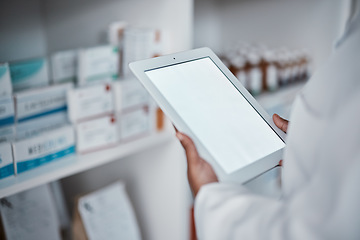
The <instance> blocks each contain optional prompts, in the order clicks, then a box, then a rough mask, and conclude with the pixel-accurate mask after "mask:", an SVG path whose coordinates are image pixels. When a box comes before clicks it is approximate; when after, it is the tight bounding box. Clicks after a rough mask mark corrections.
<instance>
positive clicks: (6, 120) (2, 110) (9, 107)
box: [0, 96, 15, 142]
mask: <svg viewBox="0 0 360 240" xmlns="http://www.w3.org/2000/svg"><path fill="white" fill-rule="evenodd" d="M14 123H15V109H14V99H13V97H12V96H6V97H0V142H4V141H12V140H14V138H15V126H14Z"/></svg>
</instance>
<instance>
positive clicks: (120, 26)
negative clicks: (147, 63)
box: [108, 21, 128, 46]
mask: <svg viewBox="0 0 360 240" xmlns="http://www.w3.org/2000/svg"><path fill="white" fill-rule="evenodd" d="M127 26H128V24H127V22H124V21H117V22H112V23H111V24H110V25H109V29H108V38H109V43H110V44H111V45H113V46H121V43H122V40H123V37H124V31H125V29H126V27H127Z"/></svg>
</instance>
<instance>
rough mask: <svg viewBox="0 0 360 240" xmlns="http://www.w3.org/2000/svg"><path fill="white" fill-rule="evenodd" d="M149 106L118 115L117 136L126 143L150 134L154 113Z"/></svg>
mask: <svg viewBox="0 0 360 240" xmlns="http://www.w3.org/2000/svg"><path fill="white" fill-rule="evenodd" d="M151 110H152V108H150V107H149V106H143V107H141V108H138V109H135V110H131V111H126V112H122V113H119V114H118V120H119V121H118V122H119V128H118V129H119V136H120V140H121V141H128V140H132V139H135V138H138V137H141V136H143V135H146V134H149V133H151V132H152V131H153V130H154V128H153V126H154V123H153V121H154V113H153V111H151Z"/></svg>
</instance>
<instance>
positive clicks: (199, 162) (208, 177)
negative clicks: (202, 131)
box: [175, 129, 218, 197]
mask: <svg viewBox="0 0 360 240" xmlns="http://www.w3.org/2000/svg"><path fill="white" fill-rule="evenodd" d="M175 130H176V129H175ZM176 137H177V138H178V139H179V140H180V143H181V145H182V146H183V147H184V149H185V152H186V158H187V164H188V179H189V184H190V187H191V190H192V192H193V194H194V197H196V195H197V193H198V192H199V190H200V188H201V187H202V186H203V185H205V184H208V183H212V182H218V178H217V176H216V174H215V172H214V170H213V168H212V167H211V165H210V164H209V163H208V162H206V161H205V160H204V159H202V158H201V157H200V156H199V154H198V152H197V150H196V147H195V144H194V142H193V141H192V140H191V138H190V137H188V136H187V135H185V134H183V133H180V132H179V131H177V130H176Z"/></svg>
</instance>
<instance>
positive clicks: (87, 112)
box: [67, 83, 114, 123]
mask: <svg viewBox="0 0 360 240" xmlns="http://www.w3.org/2000/svg"><path fill="white" fill-rule="evenodd" d="M67 99H68V103H69V105H68V113H69V118H70V121H71V122H73V123H75V122H81V121H84V120H86V119H89V118H95V117H99V116H104V115H107V114H110V113H112V112H113V111H114V100H113V87H112V85H111V84H110V83H105V84H97V85H93V86H87V87H83V88H78V89H72V90H70V91H68V94H67Z"/></svg>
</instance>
